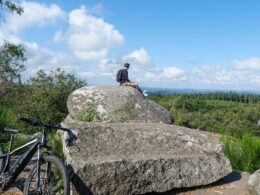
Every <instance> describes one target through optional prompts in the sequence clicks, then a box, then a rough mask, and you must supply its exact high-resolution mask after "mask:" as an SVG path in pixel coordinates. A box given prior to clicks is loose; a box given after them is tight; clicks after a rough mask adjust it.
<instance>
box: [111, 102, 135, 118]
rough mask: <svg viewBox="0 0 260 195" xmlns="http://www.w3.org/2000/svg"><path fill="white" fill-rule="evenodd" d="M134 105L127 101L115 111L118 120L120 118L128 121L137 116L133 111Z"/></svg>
mask: <svg viewBox="0 0 260 195" xmlns="http://www.w3.org/2000/svg"><path fill="white" fill-rule="evenodd" d="M133 110H134V105H132V104H130V103H127V104H125V105H124V106H123V107H121V108H120V109H117V110H115V111H114V117H116V118H117V119H116V121H117V120H118V119H119V121H121V122H126V121H128V120H129V119H131V118H134V117H135V113H134V112H133Z"/></svg>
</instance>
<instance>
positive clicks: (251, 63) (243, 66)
mask: <svg viewBox="0 0 260 195" xmlns="http://www.w3.org/2000/svg"><path fill="white" fill-rule="evenodd" d="M232 65H233V67H234V68H235V69H238V70H245V71H250V70H260V58H258V57H251V58H248V59H245V60H234V61H233V62H232Z"/></svg>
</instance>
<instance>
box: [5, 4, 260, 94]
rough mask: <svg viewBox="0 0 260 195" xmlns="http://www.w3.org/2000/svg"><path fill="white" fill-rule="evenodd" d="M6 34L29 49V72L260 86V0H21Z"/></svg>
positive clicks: (105, 80) (97, 81)
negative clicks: (121, 72)
mask: <svg viewBox="0 0 260 195" xmlns="http://www.w3.org/2000/svg"><path fill="white" fill-rule="evenodd" d="M19 3H20V4H21V5H22V6H23V7H24V10H25V12H24V14H23V15H22V16H21V17H18V16H15V15H11V14H10V13H5V14H4V16H5V20H2V21H1V24H0V38H2V39H3V38H4V39H6V40H9V41H12V42H16V43H22V44H24V45H25V48H26V50H27V57H28V62H27V71H26V72H24V73H23V76H24V78H27V77H29V76H33V75H34V74H35V73H36V72H37V70H39V69H44V70H46V71H50V70H53V69H55V68H57V67H61V68H63V69H65V70H66V71H68V72H71V73H74V74H76V75H77V76H80V77H84V78H86V79H87V81H88V83H89V84H91V85H101V84H117V83H116V82H115V73H116V71H117V69H119V68H120V67H121V66H122V64H123V63H124V62H126V61H127V62H130V63H131V67H130V70H129V74H130V78H131V80H133V81H135V82H138V83H140V85H142V86H149V87H172V88H199V89H201V88H207V89H231V90H232V89H233V90H259V88H260V24H259V19H260V12H259V10H260V1H256V0H250V1H245V0H243V1H242V0H236V1H235V0H228V1H227V0H196V1H195V0H164V1H159V0H153V1H151V0H132V1H122V0H103V1H96V0H89V1H83V0H77V1H69V0H66V1H62V0H56V1H50V0H45V1H19Z"/></svg>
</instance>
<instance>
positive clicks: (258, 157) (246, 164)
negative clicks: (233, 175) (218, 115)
mask: <svg viewBox="0 0 260 195" xmlns="http://www.w3.org/2000/svg"><path fill="white" fill-rule="evenodd" d="M221 141H222V142H223V143H224V146H225V147H224V153H225V155H226V156H227V157H228V158H229V160H230V162H231V165H232V168H233V170H235V171H247V172H251V173H252V172H254V171H255V170H257V169H259V168H260V138H258V137H253V136H252V135H251V134H248V133H247V134H244V135H243V136H242V138H237V137H231V136H224V135H223V136H222V137H221Z"/></svg>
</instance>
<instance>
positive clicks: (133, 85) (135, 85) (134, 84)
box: [122, 82, 143, 93]
mask: <svg viewBox="0 0 260 195" xmlns="http://www.w3.org/2000/svg"><path fill="white" fill-rule="evenodd" d="M122 86H129V87H133V88H135V89H137V90H138V91H139V92H140V93H143V92H142V90H141V89H140V87H139V86H138V84H136V83H131V82H125V83H123V84H122Z"/></svg>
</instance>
